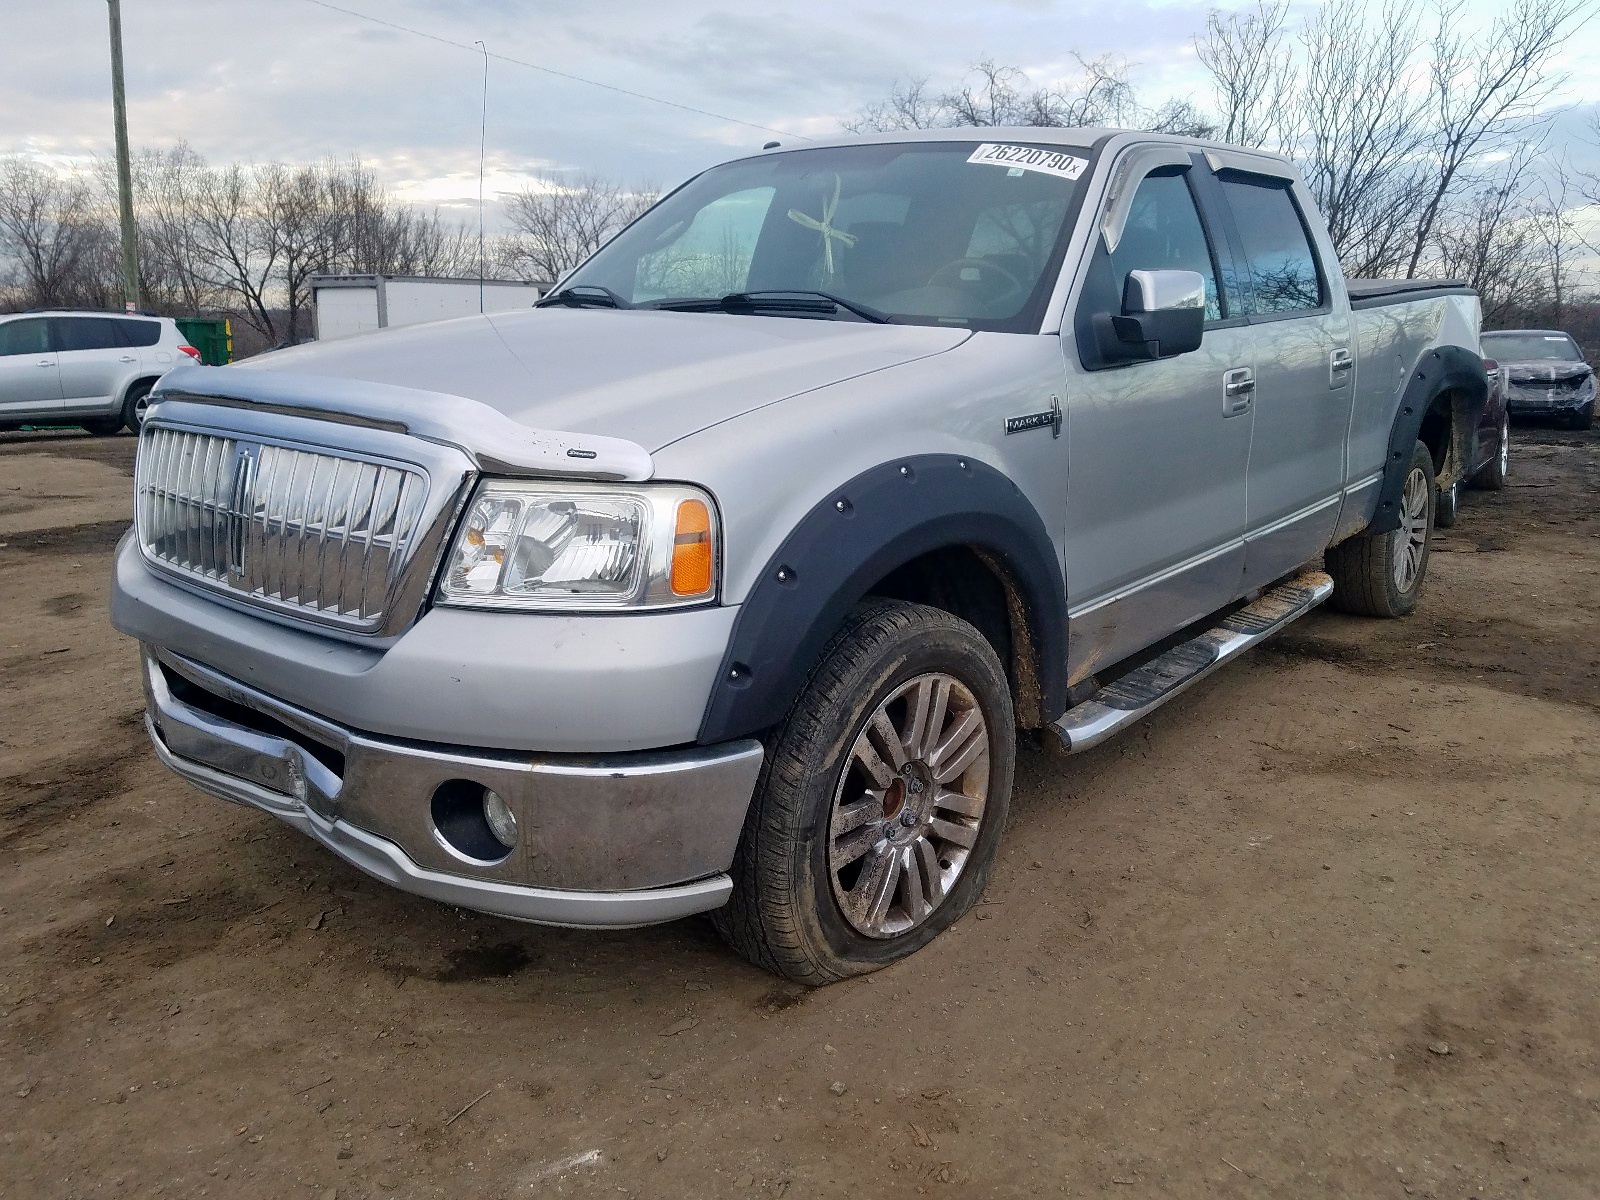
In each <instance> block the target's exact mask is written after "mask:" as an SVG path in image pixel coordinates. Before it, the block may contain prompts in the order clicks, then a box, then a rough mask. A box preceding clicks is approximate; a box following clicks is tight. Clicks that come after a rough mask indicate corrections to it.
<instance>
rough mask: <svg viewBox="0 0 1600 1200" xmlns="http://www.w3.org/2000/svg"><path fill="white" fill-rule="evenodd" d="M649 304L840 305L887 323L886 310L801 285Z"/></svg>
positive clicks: (736, 309) (733, 307) (689, 308)
mask: <svg viewBox="0 0 1600 1200" xmlns="http://www.w3.org/2000/svg"><path fill="white" fill-rule="evenodd" d="M649 306H650V307H651V308H664V309H669V310H672V311H675V312H715V311H721V312H728V313H744V312H753V311H758V310H762V309H765V310H768V311H776V312H807V313H836V312H838V311H839V310H840V309H841V308H842V309H844V310H845V311H846V312H850V313H854V314H855V315H856V316H858V317H860V318H861V319H862V320H863V321H871V322H872V323H873V324H875V325H887V324H888V323H889V321H890V317H889V314H888V313H884V312H879V311H878V310H877V309H875V308H871V307H869V306H867V305H865V304H861V303H859V302H858V301H855V300H846V299H845V298H844V297H843V296H835V295H834V294H833V293H832V292H814V291H809V290H806V289H803V288H774V289H771V290H769V291H760V292H729V293H728V294H727V295H726V296H717V297H711V296H686V297H683V298H682V299H675V300H654V301H651V302H650V305H649Z"/></svg>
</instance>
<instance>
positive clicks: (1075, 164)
mask: <svg viewBox="0 0 1600 1200" xmlns="http://www.w3.org/2000/svg"><path fill="white" fill-rule="evenodd" d="M967 161H968V162H969V163H990V164H992V165H994V166H997V167H1013V168H1020V169H1021V170H1024V171H1042V172H1044V173H1045V174H1046V175H1059V176H1060V177H1061V178H1062V179H1076V178H1078V176H1080V175H1082V174H1083V169H1084V168H1085V167H1087V166H1088V165H1089V160H1088V159H1086V158H1079V157H1077V155H1074V154H1066V153H1064V152H1062V151H1060V150H1041V149H1040V148H1039V147H1037V146H1016V145H1010V144H1008V143H1004V142H985V143H984V144H983V145H981V146H979V147H978V148H977V149H976V150H974V151H973V152H972V156H971V157H970V158H968V159H967Z"/></svg>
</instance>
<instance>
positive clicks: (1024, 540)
mask: <svg viewBox="0 0 1600 1200" xmlns="http://www.w3.org/2000/svg"><path fill="white" fill-rule="evenodd" d="M953 546H969V547H972V548H973V549H975V550H977V551H979V552H980V553H981V554H983V555H984V556H985V557H987V558H988V559H989V560H990V561H991V562H994V563H996V564H997V565H998V566H999V567H1000V568H1001V569H1002V570H1003V571H1004V572H1005V573H1006V574H1007V576H1008V579H1009V581H1010V583H1011V584H1013V585H1014V588H1015V591H1016V593H1017V594H1018V595H1019V596H1020V599H1021V602H1022V606H1023V608H1024V609H1025V616H1024V618H1023V619H1025V620H1026V622H1027V634H1028V637H1029V640H1030V642H1031V646H1030V649H1031V650H1032V652H1033V659H1034V661H1035V662H1036V664H1037V683H1038V688H1039V709H1040V712H1041V714H1043V715H1044V718H1045V719H1046V720H1050V719H1053V718H1054V717H1056V716H1059V715H1060V713H1061V712H1062V711H1063V710H1064V707H1065V697H1066V666H1067V598H1066V584H1065V580H1064V579H1063V578H1062V575H1061V571H1060V569H1059V566H1058V560H1057V558H1056V551H1055V547H1054V545H1053V544H1052V542H1051V540H1050V535H1049V533H1048V531H1047V530H1046V528H1045V523H1044V521H1043V520H1042V519H1041V518H1040V516H1039V512H1038V510H1037V509H1036V508H1034V506H1033V504H1032V502H1031V501H1029V500H1028V498H1027V497H1026V496H1024V495H1023V494H1022V491H1021V489H1019V488H1018V487H1017V485H1016V484H1014V483H1013V482H1011V480H1010V479H1008V478H1006V476H1005V475H1003V474H1001V473H1000V472H999V471H997V470H995V469H994V468H993V467H990V466H988V465H987V464H985V463H980V462H977V461H975V460H973V459H970V458H961V457H959V456H957V455H953V454H952V455H945V454H929V455H919V456H916V457H912V458H905V459H898V460H896V461H893V462H888V463H883V464H881V465H880V466H877V467H874V468H872V469H871V470H869V471H865V472H863V473H862V474H860V475H858V476H856V477H855V478H854V479H852V480H850V482H848V483H846V484H845V485H844V486H843V487H840V488H837V489H835V490H834V491H832V492H830V493H829V494H828V495H827V496H826V497H825V498H824V499H822V500H820V501H818V503H817V504H816V506H815V507H813V508H812V509H811V511H810V512H808V513H807V514H806V515H805V517H803V518H802V519H801V520H800V522H799V523H798V524H797V525H796V526H795V528H794V529H793V531H791V532H790V534H789V536H788V537H787V538H785V539H784V542H783V544H782V545H781V546H780V547H779V548H778V551H777V553H775V554H774V555H773V556H772V558H771V559H770V560H769V561H768V562H767V564H766V566H765V568H764V569H763V570H762V573H761V575H760V576H759V577H758V578H757V581H756V583H755V585H754V586H753V587H752V588H751V590H750V594H749V595H748V596H746V597H745V599H744V602H743V603H742V604H741V605H740V606H739V615H738V617H737V618H736V619H735V621H734V626H733V633H732V636H731V637H730V638H729V640H728V648H727V651H726V652H725V654H724V655H723V659H722V668H721V671H720V672H719V674H718V676H717V680H716V682H715V684H714V685H713V687H712V690H711V697H710V699H709V700H708V701H707V703H706V710H705V716H704V718H703V719H702V720H701V724H700V736H699V740H700V743H701V744H702V745H706V744H711V743H715V742H722V741H727V740H729V739H732V738H737V737H746V736H748V735H750V734H752V733H757V732H759V731H761V730H764V729H768V728H770V727H772V726H774V725H776V724H777V723H778V722H779V721H781V720H783V718H784V715H785V714H786V713H787V712H788V710H789V706H790V705H791V704H792V703H793V701H794V698H795V697H796V696H797V695H798V694H799V693H800V690H801V688H802V687H804V685H805V681H806V678H807V676H808V675H809V674H810V672H811V670H812V668H813V667H814V666H815V664H816V662H817V659H818V658H819V657H820V656H821V654H822V651H823V648H824V647H825V646H826V645H827V642H828V639H829V638H830V637H832V636H833V633H834V631H835V630H836V629H838V627H839V625H840V623H841V622H842V621H843V620H844V617H845V615H846V614H847V613H848V612H849V611H850V609H851V608H852V607H853V606H854V605H855V604H857V603H858V602H859V601H860V600H861V599H862V597H863V596H865V595H866V594H867V591H868V589H869V588H871V587H872V586H873V585H874V584H875V583H877V582H878V581H879V580H880V579H882V578H883V577H884V576H885V575H887V574H889V572H890V571H892V570H894V569H895V568H896V567H899V566H902V565H904V564H905V563H908V562H910V561H911V560H913V559H915V558H917V557H919V556H921V555H923V554H926V553H928V552H930V551H933V550H940V549H944V548H947V547H953Z"/></svg>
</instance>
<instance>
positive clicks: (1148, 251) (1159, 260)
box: [1111, 175, 1222, 321]
mask: <svg viewBox="0 0 1600 1200" xmlns="http://www.w3.org/2000/svg"><path fill="white" fill-rule="evenodd" d="M1111 271H1112V276H1113V278H1114V279H1115V280H1116V282H1117V286H1118V287H1119V288H1120V287H1121V286H1122V282H1123V281H1124V280H1125V279H1127V278H1128V272H1129V271H1194V272H1197V273H1198V274H1199V275H1200V277H1201V278H1202V279H1204V280H1205V281H1206V320H1208V321H1215V320H1218V319H1220V318H1221V316H1222V305H1221V302H1220V300H1219V299H1218V296H1217V272H1216V268H1215V266H1214V265H1213V264H1212V261H1211V249H1210V246H1209V245H1208V244H1207V242H1206V233H1205V229H1204V227H1203V226H1202V225H1201V224H1200V214H1199V212H1197V211H1196V209H1195V206H1194V197H1192V196H1191V195H1190V194H1189V185H1188V183H1187V182H1186V181H1185V180H1184V177H1183V176H1182V175H1149V176H1146V177H1145V179H1144V181H1143V182H1142V183H1140V184H1139V190H1138V191H1137V192H1135V193H1134V195H1133V205H1132V206H1131V207H1130V208H1129V210H1128V223H1127V224H1126V225H1125V226H1124V227H1123V230H1122V237H1121V239H1120V240H1119V241H1118V242H1117V248H1116V249H1115V250H1114V251H1112V253H1111ZM1119 294H1120V293H1119Z"/></svg>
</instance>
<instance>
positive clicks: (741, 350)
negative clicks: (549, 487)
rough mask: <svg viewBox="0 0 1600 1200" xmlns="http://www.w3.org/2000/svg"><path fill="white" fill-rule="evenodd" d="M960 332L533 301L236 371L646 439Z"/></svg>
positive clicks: (951, 341) (325, 345) (941, 345)
mask: <svg viewBox="0 0 1600 1200" xmlns="http://www.w3.org/2000/svg"><path fill="white" fill-rule="evenodd" d="M969 336H971V335H970V333H969V331H967V330H965V329H942V328H936V327H930V326H921V325H873V324H864V323H857V322H854V321H817V320H809V319H799V318H789V317H769V316H742V315H740V316H735V315H730V314H726V313H672V312H653V311H627V310H624V311H620V312H619V311H616V310H613V309H569V308H542V309H529V310H521V311H517V312H508V313H495V314H492V315H489V316H474V317H463V318H460V319H458V320H453V321H438V322H433V323H430V324H426V325H414V326H409V327H406V328H403V329H391V330H383V331H380V332H377V333H369V334H358V335H356V336H355V337H349V338H341V339H340V340H338V341H333V342H318V343H315V344H312V345H306V346H297V347H295V348H293V349H290V350H280V351H278V352H276V353H273V354H264V355H261V356H259V357H257V358H252V359H250V360H249V361H247V362H245V363H241V364H240V366H239V368H237V369H240V370H260V371H282V372H287V373H290V374H297V375H315V376H322V377H325V378H335V379H346V380H356V381H365V382H370V383H383V384H392V385H395V386H399V387H409V388H417V389H420V390H423V391H430V392H445V393H449V394H452V395H457V396H465V397H467V398H468V399H471V400H477V401H479V402H481V403H483V404H487V405H489V406H490V407H492V408H494V409H496V410H498V411H499V412H500V413H502V414H503V415H505V416H507V417H509V418H511V419H512V420H514V421H517V422H519V423H521V424H523V425H527V426H529V427H531V428H535V429H548V430H565V431H568V432H572V433H583V434H593V435H603V436H606V437H613V438H624V439H626V440H628V441H631V442H634V443H636V444H638V445H640V446H643V447H644V448H645V449H646V450H650V451H655V450H659V449H660V448H661V447H663V446H665V445H667V444H668V443H669V442H674V441H677V440H678V439H679V438H683V437H687V436H688V435H689V434H691V433H695V432H697V431H699V430H701V429H705V428H707V427H708V426H711V425H715V424H718V423H720V422H722V421H726V420H729V419H731V418H733V417H737V416H740V415H742V414H744V413H747V412H750V411H751V410H753V409H756V408H760V407H762V406H764V405H767V404H772V403H775V402H776V401H779V400H784V399H787V398H788V397H790V396H795V395H798V394H800V393H802V392H808V391H813V390H815V389H816V388H819V387H824V386H826V385H827V384H830V383H838V382H840V381H841V380H845V379H850V378H853V377H855V376H858V375H865V374H868V373H870V372H873V371H881V370H883V369H885V368H887V367H894V366H898V365H900V364H901V363H907V362H911V361H912V360H914V359H918V358H925V357H927V356H928V355H931V354H941V353H943V352H944V351H946V350H950V349H953V348H954V347H956V346H959V345H960V344H961V343H962V342H963V341H965V340H966V339H967V338H968V337H969ZM223 369H224V370H231V369H234V368H223Z"/></svg>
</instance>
